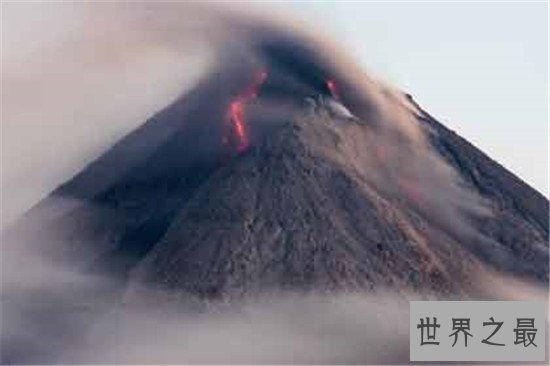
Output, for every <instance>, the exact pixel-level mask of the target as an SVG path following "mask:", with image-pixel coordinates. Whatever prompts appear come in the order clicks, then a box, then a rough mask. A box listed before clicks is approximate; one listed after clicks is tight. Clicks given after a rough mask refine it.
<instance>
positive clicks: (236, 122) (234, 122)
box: [223, 71, 267, 152]
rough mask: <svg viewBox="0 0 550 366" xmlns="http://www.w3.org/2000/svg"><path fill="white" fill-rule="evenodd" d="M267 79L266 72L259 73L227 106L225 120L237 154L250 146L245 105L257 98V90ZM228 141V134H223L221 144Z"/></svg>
mask: <svg viewBox="0 0 550 366" xmlns="http://www.w3.org/2000/svg"><path fill="white" fill-rule="evenodd" d="M266 79H267V72H266V71H261V72H258V73H257V74H256V75H255V76H254V81H253V82H252V84H250V85H248V87H247V88H246V89H245V90H244V91H243V92H242V93H240V94H239V95H237V97H236V98H235V99H233V100H232V101H231V103H230V104H229V108H228V111H227V120H228V121H229V126H230V127H231V130H232V132H233V136H234V138H235V139H236V143H237V152H243V151H245V150H246V149H247V148H248V146H249V145H250V137H249V133H248V127H247V124H246V105H247V104H248V103H249V102H251V101H252V100H254V99H255V98H256V97H257V96H258V89H259V88H260V86H261V85H262V84H263V83H264V81H265V80H266ZM229 140H230V135H229V132H228V133H226V134H224V137H223V142H224V144H227V143H228V142H229Z"/></svg>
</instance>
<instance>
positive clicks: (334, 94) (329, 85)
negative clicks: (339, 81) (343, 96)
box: [327, 79, 338, 99]
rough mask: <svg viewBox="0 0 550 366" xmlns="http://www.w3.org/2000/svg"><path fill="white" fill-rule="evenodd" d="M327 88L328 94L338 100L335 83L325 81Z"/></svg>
mask: <svg viewBox="0 0 550 366" xmlns="http://www.w3.org/2000/svg"><path fill="white" fill-rule="evenodd" d="M327 88H328V90H329V91H330V94H331V95H332V97H333V98H334V99H338V88H337V87H336V83H335V82H334V80H332V79H328V80H327Z"/></svg>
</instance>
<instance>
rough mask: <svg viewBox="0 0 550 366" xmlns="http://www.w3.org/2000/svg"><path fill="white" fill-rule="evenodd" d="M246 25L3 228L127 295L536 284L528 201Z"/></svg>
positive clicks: (506, 178)
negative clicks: (216, 55)
mask: <svg viewBox="0 0 550 366" xmlns="http://www.w3.org/2000/svg"><path fill="white" fill-rule="evenodd" d="M258 38H259V39H261V41H258V42H255V43H254V44H253V45H252V46H250V49H249V50H248V51H247V52H245V53H244V55H242V54H240V53H236V52H234V53H230V56H227V57H224V58H223V62H221V63H220V66H219V67H218V69H217V70H215V71H214V72H212V73H211V74H210V75H207V76H206V77H205V78H204V79H203V81H202V82H201V83H199V84H198V85H197V86H196V87H195V89H194V90H192V91H191V92H190V93H188V94H186V95H183V96H181V97H180V98H179V99H178V100H177V101H176V102H174V103H173V104H172V105H170V106H169V107H167V108H166V109H165V110H163V111H161V112H160V113H158V114H157V115H156V116H154V117H152V118H151V119H150V120H148V121H147V122H146V123H145V124H144V125H143V126H142V127H140V128H138V129H137V130H136V131H134V132H133V133H131V134H129V135H128V136H126V137H125V138H123V139H122V140H121V141H120V142H118V143H117V144H116V145H115V146H113V147H112V148H111V149H110V150H109V151H107V152H106V153H105V154H103V155H102V156H101V157H99V158H98V159H97V160H96V161H95V162H93V163H92V164H90V165H89V166H87V167H86V168H84V169H83V170H82V171H81V172H80V173H79V174H77V175H76V176H75V177H74V178H72V179H71V180H69V181H68V182H67V183H65V184H63V185H62V186H60V187H59V188H58V189H56V190H55V191H54V192H53V193H52V194H51V195H50V196H49V197H48V198H46V199H45V200H44V201H43V202H41V203H40V204H39V205H37V206H36V207H35V208H34V209H33V210H31V211H30V212H29V213H28V214H27V215H26V216H25V217H24V218H23V219H22V220H21V222H20V223H19V225H17V226H16V227H15V228H14V229H13V230H12V233H8V234H7V237H8V238H9V237H10V235H11V236H13V237H16V236H17V237H18V238H20V237H24V238H25V240H26V242H27V244H29V245H33V246H34V248H33V250H36V251H38V252H40V253H42V254H43V255H45V256H48V257H53V258H55V259H56V260H60V261H63V262H64V263H70V264H71V265H72V266H74V267H77V268H84V269H86V270H87V271H93V272H100V273H108V274H110V275H113V276H115V277H116V278H117V279H123V281H125V283H127V284H128V286H129V288H130V289H131V290H132V291H139V289H140V288H142V287H144V286H145V287H146V288H150V287H160V288H162V289H167V290H175V291H176V293H179V294H181V295H182V296H184V297H185V296H193V297H198V298H201V299H203V298H209V299H212V298H227V297H234V296H235V297H239V296H245V295H248V294H253V293H257V292H262V291H270V290H278V289H289V290H314V291H337V290H370V289H375V288H393V289H396V290H412V291H429V292H434V293H437V294H448V295H457V296H462V295H464V296H467V295H468V294H470V293H472V292H474V289H475V287H476V283H477V282H479V278H480V276H482V275H483V274H487V273H492V272H497V273H504V274H507V275H510V276H516V277H518V278H521V279H526V280H529V281H534V282H537V283H547V282H548V241H547V239H548V201H547V199H546V198H544V197H543V196H542V195H540V194H539V193H538V192H536V191H535V190H533V189H532V188H530V187H529V186H528V185H526V184H525V183H524V182H522V181H521V180H519V179H518V178H516V177H515V176H514V175H513V174H511V173H510V172H509V171H507V170H506V169H505V168H503V167H501V166H500V165H498V164H497V163H496V162H494V161H493V160H491V159H490V158H488V157H487V156H486V155H485V154H483V153H482V152H480V151H479V150H478V149H476V148H475V147H474V146H472V145H471V144H469V143H468V142H467V141H465V140H464V139H462V138H461V137H459V136H457V135H456V134H455V133H453V132H452V131H450V130H448V129H447V128H445V127H444V126H443V125H441V124H439V123H438V122H437V121H435V120H434V119H433V118H432V117H430V116H429V115H428V114H427V113H425V112H424V111H422V110H421V109H420V108H419V107H418V106H417V105H415V103H414V102H413V101H412V100H411V99H410V98H408V97H407V96H405V95H403V94H402V93H400V92H397V91H394V90H392V89H391V88H389V87H387V86H384V85H382V84H381V83H378V82H375V81H373V80H372V79H370V78H368V77H367V76H365V75H363V74H360V73H358V72H357V71H356V70H355V69H353V68H352V67H348V66H347V64H345V63H341V62H340V61H338V62H335V61H332V60H331V59H330V57H327V56H326V55H323V54H322V53H320V52H319V51H317V50H316V49H314V48H313V47H310V46H307V43H306V45H304V43H303V42H300V43H298V42H297V41H295V40H292V39H287V38H285V37H264V38H262V37H258ZM251 54H253V55H254V57H251V56H250V55H251ZM342 65H345V67H344V66H342ZM19 241H20V240H19Z"/></svg>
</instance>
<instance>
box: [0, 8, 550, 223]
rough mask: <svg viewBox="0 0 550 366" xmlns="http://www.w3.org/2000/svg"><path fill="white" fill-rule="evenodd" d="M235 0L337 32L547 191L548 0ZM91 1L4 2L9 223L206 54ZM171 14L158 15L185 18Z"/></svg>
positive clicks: (171, 91) (169, 92)
mask: <svg viewBox="0 0 550 366" xmlns="http://www.w3.org/2000/svg"><path fill="white" fill-rule="evenodd" d="M140 4H142V5H146V2H141V3H140ZM232 6H233V7H235V8H242V9H249V8H256V11H257V12H260V13H265V14H267V15H269V16H271V15H272V13H273V14H277V13H279V14H280V15H282V16H285V15H288V18H289V19H293V20H291V21H293V22H294V21H296V22H303V23H304V25H306V26H310V28H312V29H317V30H318V32H320V33H323V34H324V35H329V36H331V37H332V38H333V39H335V40H337V42H338V43H340V44H341V46H342V48H343V49H345V50H347V51H348V52H350V53H351V54H352V55H353V56H354V57H355V58H356V59H357V61H358V62H359V63H360V64H361V65H363V66H364V67H365V69H366V70H367V71H370V72H371V73H372V74H374V75H376V76H379V77H381V78H382V79H385V80H386V81H388V82H390V83H392V84H394V85H396V86H397V87H399V88H401V89H403V90H404V91H406V92H408V93H410V94H411V95H412V96H413V97H414V98H415V100H416V101H417V102H418V103H419V104H420V105H421V106H422V107H423V108H424V109H425V110H426V111H428V112H429V113H430V114H432V115H433V116H435V117H436V118H438V119H439V120H440V121H441V122H442V123H444V124H445V125H446V126H448V127H449V128H451V129H454V130H455V131H457V132H458V133H459V134H460V135H462V136H463V137H465V138H467V139H468V140H470V141H471V142H472V143H474V144H475V145H476V146H477V147H479V148H481V149H482V150H483V151H485V152H486V153H487V154H488V155H489V156H491V157H492V158H493V159H495V160H496V161H498V162H499V163H501V164H503V165H504V166H505V167H507V168H508V169H510V170H511V171H512V172H514V173H515V174H516V175H518V176H519V177H521V178H522V179H524V180H525V181H526V182H527V183H529V184H530V185H531V186H533V187H534V188H536V189H537V190H538V191H540V192H543V193H545V194H546V195H547V196H548V188H547V186H548V33H547V30H548V28H547V27H548V12H547V5H546V4H545V3H542V2H539V3H527V2H525V1H522V2H515V3H512V2H492V3H479V2H476V3H473V2H467V3H464V2H463V3H448V2H447V3H434V2H422V3H412V2H347V3H345V2H328V1H308V2H298V1H294V2H262V3H258V4H255V6H251V5H250V4H249V3H238V2H233V3H232ZM81 8H82V7H81V6H79V5H78V3H76V2H19V3H18V2H2V7H1V10H2V14H1V15H2V22H1V24H2V33H1V36H2V39H1V40H2V44H1V46H2V47H1V51H2V52H1V60H2V83H1V86H2V111H1V112H2V124H1V126H2V130H1V132H2V176H1V188H2V223H1V225H0V227H5V226H6V225H7V224H9V223H10V222H12V221H13V220H14V219H15V218H17V217H18V216H19V215H21V214H22V213H23V212H24V211H25V210H27V209H28V208H30V207H31V206H32V205H34V204H35V203H36V202H38V201H39V200H40V199H41V198H42V197H44V196H45V195H47V194H48V192H50V191H52V190H53V189H55V188H56V187H57V186H58V185H59V184H60V183H62V182H63V181H65V180H67V179H68V178H69V177H71V176H72V175H74V174H75V173H77V172H78V171H79V170H80V169H82V167H83V166H85V165H86V164H87V163H89V162H90V161H92V160H93V159H94V158H95V157H96V156H99V155H100V154H101V152H102V151H104V150H105V149H107V148H108V147H109V146H111V145H112V144H113V143H114V142H115V141H117V140H118V139H119V138H121V137H122V136H124V135H125V134H127V133H128V132H130V131H131V130H132V129H134V128H136V127H137V126H139V125H140V124H141V123H142V122H143V121H144V120H145V119H146V118H147V117H148V116H150V115H152V114H153V113H155V112H156V111H158V110H159V109H161V108H162V107H164V106H165V105H167V104H168V103H169V102H170V101H171V100H172V99H173V98H175V96H177V95H178V94H179V93H181V92H182V88H183V89H185V88H187V87H191V86H192V84H193V82H195V81H196V78H197V77H198V76H199V75H200V71H201V68H202V67H203V65H204V64H208V57H209V55H208V52H202V51H201V50H200V49H199V50H197V52H195V51H194V52H187V53H182V52H181V51H178V50H179V49H180V46H181V44H180V43H178V42H180V40H179V38H180V37H181V35H180V34H179V33H178V37H177V39H175V40H174V39H168V40H165V41H160V42H159V40H158V39H157V38H155V34H153V35H151V34H150V33H151V32H152V33H154V32H155V31H156V29H135V28H131V27H127V25H128V24H127V23H125V22H126V20H127V19H126V18H125V16H126V14H125V12H122V13H120V14H110V13H108V12H107V11H102V12H99V13H96V14H94V15H93V17H92V18H89V17H86V16H85V14H83V12H82V9H81ZM132 11H134V10H132ZM168 13H169V12H168ZM171 15H172V14H163V15H162V16H165V17H167V18H166V19H167V20H168V21H172V22H174V21H175V22H180V21H183V20H185V21H189V19H184V18H185V14H176V15H174V16H175V18H171ZM158 18H159V19H157V23H158V27H160V28H162V24H163V23H162V22H164V20H163V19H164V18H162V17H161V15H160V14H159V17H158ZM187 18H190V17H187ZM86 19H87V20H88V21H89V20H90V19H91V22H88V23H86ZM294 19H295V20H294ZM161 23H162V24H161ZM83 24H84V26H83ZM161 31H162V29H161ZM183 41H184V42H185V40H183ZM162 42H165V43H166V42H168V43H170V42H172V43H174V42H176V43H177V44H172V43H170V44H159V43H162ZM90 103H93V106H94V108H90V105H91V104H90ZM98 106H101V107H100V108H99V107H98Z"/></svg>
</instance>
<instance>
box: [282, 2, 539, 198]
mask: <svg viewBox="0 0 550 366" xmlns="http://www.w3.org/2000/svg"><path fill="white" fill-rule="evenodd" d="M277 6H278V7H280V8H283V7H284V8H286V10H287V11H290V12H292V13H293V14H295V15H296V16H298V17H300V18H301V19H303V20H304V21H305V22H307V23H308V24H309V23H311V24H313V25H317V26H320V27H321V29H322V31H323V32H325V33H332V34H334V35H335V37H337V39H340V40H341V42H342V44H343V46H344V47H345V48H347V49H348V50H349V51H350V52H352V53H354V54H355V56H356V57H357V59H359V60H360V62H361V63H362V64H363V65H365V66H366V67H367V68H368V69H369V70H371V71H372V72H373V73H374V74H376V75H378V76H381V77H382V78H384V79H385V80H388V81H390V82H391V83H393V84H394V85H397V86H398V87H400V88H401V89H403V90H405V91H407V92H409V93H410V94H412V95H413V97H414V98H415V99H416V101H417V102H419V103H420V105H421V106H422V107H423V108H424V109H425V110H427V111H428V112H429V113H430V114H432V115H433V116H434V117H436V118H438V119H439V120H440V121H441V122H442V123H444V124H445V125H446V126H448V127H449V128H451V129H453V130H455V131H457V133H459V134H460V135H462V136H463V137H465V138H467V139H468V140H469V141H470V142H472V143H473V144H475V145H476V146H477V147H479V148H481V149H482V150H483V151H485V152H486V153H487V154H488V155H489V156H491V157H492V158H493V159H495V160H496V161H498V162H499V163H501V164H502V165H504V166H505V167H507V168H508V169H510V170H511V171H512V172H514V173H515V174H516V175H518V176H519V177H521V178H522V179H523V180H525V181H526V182H527V183H529V184H530V185H531V186H533V187H534V188H536V189H537V190H538V191H540V192H542V193H545V194H546V195H547V196H548V188H547V187H548V9H547V4H546V3H545V2H527V1H517V2H498V1H497V2H476V3H474V2H446V3H441V2H440V3H434V2H411V1H409V2H405V1H401V2H360V3H359V2H346V3H344V2H328V1H319V2H296V3H292V4H290V3H285V4H283V5H281V4H279V5H277ZM289 6H290V9H288V7H289Z"/></svg>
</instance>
